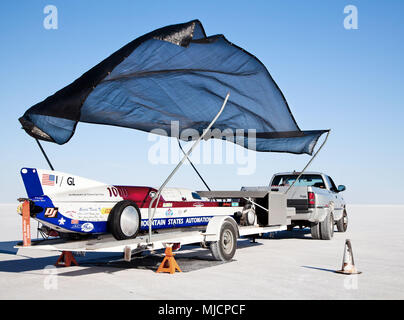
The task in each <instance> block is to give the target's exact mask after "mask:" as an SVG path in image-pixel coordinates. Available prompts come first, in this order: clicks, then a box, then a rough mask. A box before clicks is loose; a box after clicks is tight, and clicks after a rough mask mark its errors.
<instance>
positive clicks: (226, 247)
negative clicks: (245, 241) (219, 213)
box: [209, 221, 237, 261]
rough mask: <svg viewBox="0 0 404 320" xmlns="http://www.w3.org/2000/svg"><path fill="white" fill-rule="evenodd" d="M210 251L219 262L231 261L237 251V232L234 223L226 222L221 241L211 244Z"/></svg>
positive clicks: (223, 226)
mask: <svg viewBox="0 0 404 320" xmlns="http://www.w3.org/2000/svg"><path fill="white" fill-rule="evenodd" d="M209 247H210V251H211V252H212V256H213V258H214V259H215V260H217V261H230V260H231V259H232V258H233V257H234V254H235V253H236V249H237V230H235V228H234V226H233V224H232V223H230V222H227V221H225V222H224V223H223V225H222V228H221V229H220V235H219V241H214V242H211V243H210V246H209Z"/></svg>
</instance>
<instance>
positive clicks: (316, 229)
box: [310, 222, 320, 239]
mask: <svg viewBox="0 0 404 320" xmlns="http://www.w3.org/2000/svg"><path fill="white" fill-rule="evenodd" d="M310 231H311V237H312V238H313V239H320V223H319V222H312V223H311V224H310Z"/></svg>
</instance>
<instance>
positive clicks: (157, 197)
mask: <svg viewBox="0 0 404 320" xmlns="http://www.w3.org/2000/svg"><path fill="white" fill-rule="evenodd" d="M229 96H230V92H228V93H227V95H226V98H225V99H224V101H223V105H222V107H221V108H220V110H219V112H218V113H217V115H216V116H215V117H214V118H213V120H212V122H211V123H210V124H209V126H208V127H207V128H206V129H205V131H204V132H203V134H202V135H201V136H200V137H199V138H198V140H196V141H195V143H194V144H193V145H192V147H191V148H190V149H189V150H188V151H187V152H186V153H185V154H184V156H183V157H182V159H181V161H180V162H179V163H178V164H177V166H176V167H175V168H174V170H173V171H171V173H170V175H169V176H168V177H167V179H166V180H165V181H164V182H163V184H162V185H161V186H160V188H159V189H158V191H157V193H156V195H155V196H154V197H153V199H152V200H151V201H150V204H149V210H148V216H149V240H148V241H149V243H151V236H152V222H153V217H154V215H155V213H156V209H157V206H158V203H159V201H160V196H161V192H162V191H163V189H164V187H165V186H166V185H167V183H168V182H169V181H170V180H171V178H172V177H173V176H174V174H175V173H176V172H177V171H178V169H179V168H180V167H181V166H182V165H183V163H184V162H185V160H186V159H187V158H188V156H189V155H190V154H191V152H192V151H193V150H194V149H195V148H196V146H197V145H198V144H199V142H200V141H201V140H202V139H203V138H204V137H205V135H206V133H207V132H208V131H209V129H210V128H211V127H212V125H213V124H214V123H215V122H216V120H217V119H218V118H219V116H220V115H221V114H222V112H223V110H224V107H225V106H226V103H227V100H228V99H229ZM154 203H156V205H155V207H154V210H153V212H152V207H153V204H154Z"/></svg>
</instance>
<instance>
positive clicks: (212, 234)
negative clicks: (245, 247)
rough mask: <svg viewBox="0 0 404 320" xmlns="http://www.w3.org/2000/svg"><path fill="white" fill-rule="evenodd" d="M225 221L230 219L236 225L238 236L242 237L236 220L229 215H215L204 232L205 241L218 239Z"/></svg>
mask: <svg viewBox="0 0 404 320" xmlns="http://www.w3.org/2000/svg"><path fill="white" fill-rule="evenodd" d="M225 221H228V222H230V223H232V224H233V225H234V228H235V229H236V230H237V238H239V237H240V232H239V229H238V225H237V222H236V220H234V219H233V218H232V217H229V216H215V217H213V218H212V219H210V221H209V223H208V226H207V228H206V231H205V233H204V236H205V242H211V241H218V240H219V235H220V229H221V228H222V225H223V223H224V222H225Z"/></svg>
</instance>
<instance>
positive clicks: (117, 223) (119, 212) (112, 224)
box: [108, 200, 141, 240]
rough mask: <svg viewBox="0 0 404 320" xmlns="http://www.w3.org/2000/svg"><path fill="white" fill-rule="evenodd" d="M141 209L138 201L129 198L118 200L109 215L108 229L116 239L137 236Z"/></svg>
mask: <svg viewBox="0 0 404 320" xmlns="http://www.w3.org/2000/svg"><path fill="white" fill-rule="evenodd" d="M140 222H141V218H140V210H139V208H138V206H137V205H136V203H134V202H133V201H129V200H124V201H120V202H118V203H117V204H116V205H115V206H114V207H113V208H112V210H111V213H110V214H109V216H108V230H109V232H111V233H112V235H113V236H114V238H115V239H117V240H125V239H133V238H136V236H137V234H138V233H139V230H140Z"/></svg>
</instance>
